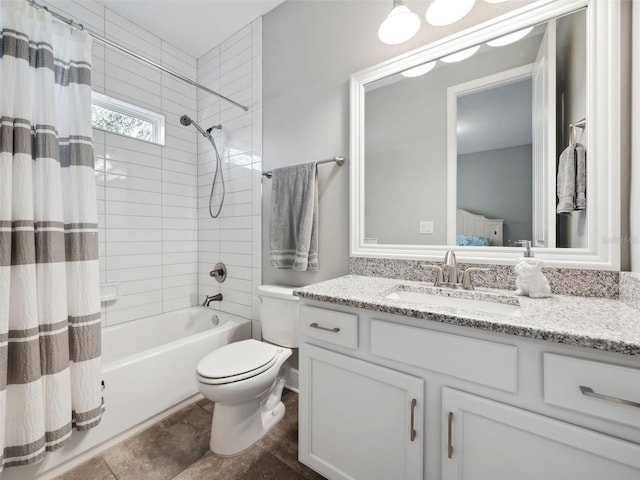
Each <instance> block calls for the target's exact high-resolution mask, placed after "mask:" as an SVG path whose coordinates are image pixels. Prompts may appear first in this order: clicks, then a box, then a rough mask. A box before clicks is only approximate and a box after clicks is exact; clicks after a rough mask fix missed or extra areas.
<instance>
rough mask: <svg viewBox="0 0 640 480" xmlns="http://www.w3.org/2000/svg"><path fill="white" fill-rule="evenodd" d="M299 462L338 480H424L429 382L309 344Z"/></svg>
mask: <svg viewBox="0 0 640 480" xmlns="http://www.w3.org/2000/svg"><path fill="white" fill-rule="evenodd" d="M299 398H300V404H299V405H300V406H299V409H300V426H299V459H300V461H301V462H303V463H305V464H306V465H308V466H309V467H311V468H313V469H314V470H316V471H317V472H319V473H321V474H322V475H324V476H326V477H327V478H329V479H331V480H337V479H358V480H376V479H380V480H389V479H394V480H401V479H407V480H416V479H421V478H422V457H423V445H424V425H423V422H424V421H423V418H424V417H423V411H424V407H425V406H424V401H423V398H424V382H423V380H422V379H420V378H416V377H413V376H411V375H406V374H404V373H400V372H397V371H395V370H391V369H388V368H384V367H380V366H378V365H374V364H371V363H368V362H364V361H362V360H358V359H354V358H352V357H348V356H346V355H342V354H339V353H335V352H332V351H329V350H325V349H322V348H318V347H314V346H312V345H309V344H306V343H302V344H301V346H300V397H299Z"/></svg>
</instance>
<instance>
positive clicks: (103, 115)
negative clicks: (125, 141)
mask: <svg viewBox="0 0 640 480" xmlns="http://www.w3.org/2000/svg"><path fill="white" fill-rule="evenodd" d="M91 125H92V126H93V128H98V129H100V130H106V131H107V132H112V133H118V134H120V135H126V136H127V137H132V138H137V139H138V140H144V141H146V142H153V143H159V144H161V145H164V115H162V114H160V113H156V112H152V111H150V110H146V109H144V108H141V107H137V106H135V105H132V104H130V103H127V102H123V101H121V100H116V99H115V98H111V97H108V96H107V95H102V94H101V93H97V92H91Z"/></svg>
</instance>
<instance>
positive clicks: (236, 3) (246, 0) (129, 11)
mask: <svg viewBox="0 0 640 480" xmlns="http://www.w3.org/2000/svg"><path fill="white" fill-rule="evenodd" d="M98 2H99V3H101V4H103V5H105V6H106V7H107V8H109V9H111V10H113V11H114V12H116V13H118V14H120V15H122V16H123V17H126V18H128V19H129V20H131V21H132V22H134V23H136V24H137V25H140V26H141V27H142V28H144V29H145V30H148V31H149V32H151V33H153V34H154V35H157V36H158V37H161V38H162V39H163V40H166V41H167V42H169V43H171V44H172V45H173V46H175V47H177V48H179V49H180V50H182V51H183V52H185V53H188V54H189V55H191V56H193V57H195V58H200V57H201V56H202V55H204V54H205V53H207V52H208V51H209V50H211V49H212V48H213V47H215V46H217V45H219V44H220V43H222V42H223V41H224V40H225V39H227V38H229V37H230V36H231V35H233V34H234V33H235V32H237V31H238V30H240V29H241V28H242V27H244V26H246V25H247V24H249V23H251V22H252V21H253V20H255V19H256V18H258V17H259V16H261V15H264V14H265V13H267V12H269V11H270V10H272V9H273V8H275V7H276V6H278V5H279V4H280V3H282V2H283V0H98Z"/></svg>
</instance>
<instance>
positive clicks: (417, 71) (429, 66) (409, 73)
mask: <svg viewBox="0 0 640 480" xmlns="http://www.w3.org/2000/svg"><path fill="white" fill-rule="evenodd" d="M435 66H436V62H429V63H423V64H422V65H418V66H417V67H413V68H410V69H408V70H405V71H404V72H400V75H402V76H403V77H407V78H412V77H419V76H420V75H424V74H425V73H428V72H430V71H431V70H433V67H435Z"/></svg>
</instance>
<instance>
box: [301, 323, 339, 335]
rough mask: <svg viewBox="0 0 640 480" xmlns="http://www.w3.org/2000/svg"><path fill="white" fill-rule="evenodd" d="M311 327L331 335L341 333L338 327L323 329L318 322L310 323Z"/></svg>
mask: <svg viewBox="0 0 640 480" xmlns="http://www.w3.org/2000/svg"><path fill="white" fill-rule="evenodd" d="M309 326H310V327H311V328H317V329H318V330H324V331H325V332H331V333H338V332H339V331H340V328H338V327H333V328H327V327H321V326H320V325H318V324H317V323H316V322H313V323H310V324H309Z"/></svg>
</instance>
